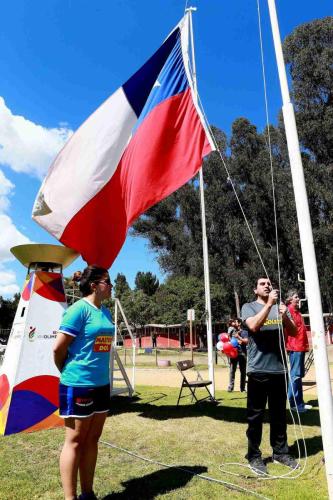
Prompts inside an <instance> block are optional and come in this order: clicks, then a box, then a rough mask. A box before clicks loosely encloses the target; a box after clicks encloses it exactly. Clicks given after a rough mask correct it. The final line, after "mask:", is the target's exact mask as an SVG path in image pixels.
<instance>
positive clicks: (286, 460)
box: [273, 453, 300, 469]
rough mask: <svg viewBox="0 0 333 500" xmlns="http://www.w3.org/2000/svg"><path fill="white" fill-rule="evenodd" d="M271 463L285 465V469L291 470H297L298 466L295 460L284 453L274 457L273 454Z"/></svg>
mask: <svg viewBox="0 0 333 500" xmlns="http://www.w3.org/2000/svg"><path fill="white" fill-rule="evenodd" d="M273 462H275V463H278V464H282V465H286V466H287V467H290V468H291V469H299V468H300V464H299V463H298V462H296V460H295V459H294V458H293V457H292V456H291V455H288V454H287V453H284V454H282V455H276V454H275V453H273Z"/></svg>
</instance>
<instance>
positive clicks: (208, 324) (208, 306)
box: [186, 7, 215, 397]
mask: <svg viewBox="0 0 333 500" xmlns="http://www.w3.org/2000/svg"><path fill="white" fill-rule="evenodd" d="M196 10H197V9H196V7H189V8H188V9H186V11H187V12H188V13H189V21H190V35H191V49H192V72H193V86H194V91H195V98H196V100H197V98H198V97H197V92H198V91H197V75H196V67H195V57H194V39H193V25H192V11H196ZM199 184H200V206H201V226H202V250H203V265H204V283H205V304H206V328H207V354H208V374H209V380H211V381H212V384H211V386H209V391H210V393H211V395H212V396H213V397H215V376H214V363H213V332H212V312H211V303H210V283H209V263H208V244H207V232H206V213H205V194H204V180H203V173H202V167H201V168H200V170H199Z"/></svg>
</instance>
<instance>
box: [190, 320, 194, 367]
mask: <svg viewBox="0 0 333 500" xmlns="http://www.w3.org/2000/svg"><path fill="white" fill-rule="evenodd" d="M190 344H191V360H192V362H193V339H192V317H191V319H190Z"/></svg>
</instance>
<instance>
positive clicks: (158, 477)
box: [103, 465, 207, 500]
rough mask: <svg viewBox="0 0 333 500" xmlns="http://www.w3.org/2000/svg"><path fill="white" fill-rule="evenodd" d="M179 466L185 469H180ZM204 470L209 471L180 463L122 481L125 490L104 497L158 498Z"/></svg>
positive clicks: (111, 498)
mask: <svg viewBox="0 0 333 500" xmlns="http://www.w3.org/2000/svg"><path fill="white" fill-rule="evenodd" d="M179 468H182V469H183V470H179ZM184 469H185V470H184ZM186 471H188V472H186ZM203 472H207V467H202V466H193V465H180V466H178V467H170V468H168V469H162V470H158V471H156V472H153V473H152V474H147V475H146V476H140V477H136V478H134V479H129V480H128V481H124V482H122V483H121V484H122V486H123V487H124V488H125V489H124V491H122V492H119V493H110V494H109V495H106V496H105V497H103V500H115V499H127V500H128V499H130V498H135V499H136V500H150V499H153V498H156V497H157V495H161V494H163V493H168V492H170V491H173V490H176V489H178V488H183V487H184V486H186V484H187V483H188V482H189V481H191V479H192V477H193V474H202V473H203Z"/></svg>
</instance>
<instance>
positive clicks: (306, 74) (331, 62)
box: [283, 17, 333, 165]
mask: <svg viewBox="0 0 333 500" xmlns="http://www.w3.org/2000/svg"><path fill="white" fill-rule="evenodd" d="M283 50H284V56H285V60H286V63H288V64H289V65H290V74H291V77H292V86H293V91H292V96H293V99H294V103H295V111H296V121H297V125H298V133H299V137H300V140H301V142H302V144H303V146H304V148H306V149H307V150H309V151H310V152H311V153H312V154H313V155H314V158H315V160H316V161H317V162H318V163H322V164H324V165H330V164H332V163H333V17H326V18H324V19H317V20H315V21H311V22H309V23H305V24H302V25H301V26H299V27H297V28H296V29H295V30H294V31H293V32H292V33H291V34H290V35H289V36H288V37H287V38H286V40H285V41H284V44H283Z"/></svg>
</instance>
